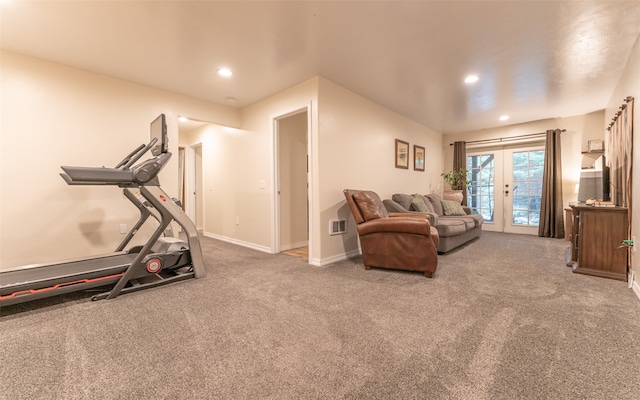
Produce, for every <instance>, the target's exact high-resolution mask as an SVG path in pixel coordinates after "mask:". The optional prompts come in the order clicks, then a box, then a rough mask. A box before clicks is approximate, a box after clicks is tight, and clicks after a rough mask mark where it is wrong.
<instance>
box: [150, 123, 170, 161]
mask: <svg viewBox="0 0 640 400" xmlns="http://www.w3.org/2000/svg"><path fill="white" fill-rule="evenodd" d="M153 138H156V139H158V141H157V142H156V144H155V145H154V146H153V147H152V148H151V154H153V155H154V156H157V155H159V154H161V153H168V152H169V139H168V138H167V123H166V120H165V118H164V114H160V115H159V116H158V118H156V119H154V120H153V122H152V123H151V139H153Z"/></svg>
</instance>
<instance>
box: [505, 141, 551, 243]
mask: <svg viewBox="0 0 640 400" xmlns="http://www.w3.org/2000/svg"><path fill="white" fill-rule="evenodd" d="M504 160H505V163H504V166H505V168H504V190H503V194H504V200H505V201H504V206H505V210H504V211H505V219H504V222H505V224H504V231H505V232H510V233H524V234H528V235H537V234H538V225H539V224H540V204H541V200H542V176H543V173H544V147H533V148H527V149H516V150H505V151H504Z"/></svg>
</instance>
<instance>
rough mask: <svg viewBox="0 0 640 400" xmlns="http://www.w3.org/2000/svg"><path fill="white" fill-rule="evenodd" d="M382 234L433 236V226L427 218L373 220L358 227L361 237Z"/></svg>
mask: <svg viewBox="0 0 640 400" xmlns="http://www.w3.org/2000/svg"><path fill="white" fill-rule="evenodd" d="M382 232H384V233H399V234H401V233H406V234H414V235H424V236H431V224H429V220H428V219H426V218H411V217H409V218H399V217H395V218H380V219H373V220H370V221H367V222H363V223H362V224H360V225H358V234H359V235H360V236H365V235H368V234H371V233H382Z"/></svg>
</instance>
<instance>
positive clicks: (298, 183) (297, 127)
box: [274, 108, 310, 260]
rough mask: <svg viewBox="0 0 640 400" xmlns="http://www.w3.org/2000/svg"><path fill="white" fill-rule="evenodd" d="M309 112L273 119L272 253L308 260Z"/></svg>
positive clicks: (301, 111)
mask: <svg viewBox="0 0 640 400" xmlns="http://www.w3.org/2000/svg"><path fill="white" fill-rule="evenodd" d="M308 137H309V112H308V109H307V108H303V109H299V110H296V111H294V112H291V113H288V114H285V115H283V116H280V117H277V118H275V119H274V151H275V157H274V159H275V168H274V169H275V171H274V175H275V179H274V184H275V190H274V193H275V198H276V199H275V232H274V238H275V243H274V244H275V246H274V247H275V252H276V253H279V252H286V253H287V254H290V255H295V256H298V257H302V258H305V259H307V260H308V259H309V254H310V251H309V250H310V249H309V242H310V241H309V237H310V233H309V232H310V223H309V218H310V202H309V188H310V179H309V176H310V174H309V139H308Z"/></svg>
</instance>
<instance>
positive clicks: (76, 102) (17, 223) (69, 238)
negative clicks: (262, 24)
mask: <svg viewBox="0 0 640 400" xmlns="http://www.w3.org/2000/svg"><path fill="white" fill-rule="evenodd" d="M0 63H1V64H0V66H1V68H2V75H1V80H0V84H1V85H2V87H1V94H0V96H1V97H0V99H1V104H0V110H1V115H2V121H1V127H2V129H1V134H0V176H1V180H0V192H1V194H0V207H1V209H2V214H1V215H0V229H1V231H0V239H1V240H0V267H1V268H7V267H10V266H16V265H23V264H29V263H40V262H51V261H56V260H61V259H68V258H77V257H85V256H89V255H93V254H104V253H108V252H111V251H112V250H113V249H114V248H115V247H116V245H117V244H118V243H119V242H120V240H121V239H122V237H123V235H120V234H119V225H120V224H121V223H126V224H128V226H129V227H131V226H132V225H133V224H134V223H135V221H136V220H137V217H138V214H137V210H136V209H135V208H134V207H133V206H132V205H131V204H130V203H129V202H128V200H126V199H125V198H123V196H122V193H121V190H120V189H118V188H117V187H115V186H113V187H111V186H110V187H90V186H74V187H71V186H68V185H67V184H66V183H65V182H64V181H63V180H62V179H61V178H60V176H59V175H58V173H59V172H61V170H60V166H61V165H77V166H96V167H99V166H103V165H105V166H114V165H115V164H116V163H117V162H118V161H120V159H121V158H122V157H124V156H125V155H126V154H128V153H129V152H130V151H131V150H133V149H134V148H135V147H136V146H138V145H139V144H142V143H146V142H148V141H149V123H150V122H151V121H152V120H153V119H154V118H155V117H157V116H158V115H159V114H160V113H164V114H165V115H166V116H167V124H168V133H169V140H170V142H169V144H170V149H171V152H172V153H173V154H174V155H175V156H174V157H173V158H172V160H171V162H170V164H169V165H168V166H167V168H165V170H163V172H162V173H161V175H160V179H161V182H162V183H163V188H164V189H165V190H166V191H167V193H169V194H170V195H172V196H176V195H177V174H178V168H177V158H178V157H177V146H178V125H177V116H178V115H194V116H198V117H200V118H202V119H205V120H209V121H217V122H219V123H223V124H226V125H231V126H238V125H239V124H240V114H239V112H238V111H235V110H233V109H230V108H226V107H221V106H217V105H214V104H211V103H207V102H203V101H199V100H194V99H191V98H188V97H185V96H180V95H176V94H172V93H168V92H165V91H161V90H158V89H154V88H150V87H147V86H143V85H138V84H134V83H131V82H126V81H122V80H118V79H114V78H111V77H108V76H104V75H100V74H95V73H90V72H87V71H83V70H79V69H76V68H71V67H68V66H64V65H60V64H56V63H53V62H49V61H44V60H41V59H36V58H32V57H27V56H23V55H19V54H16V53H12V52H7V51H2V53H1V60H0Z"/></svg>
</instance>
